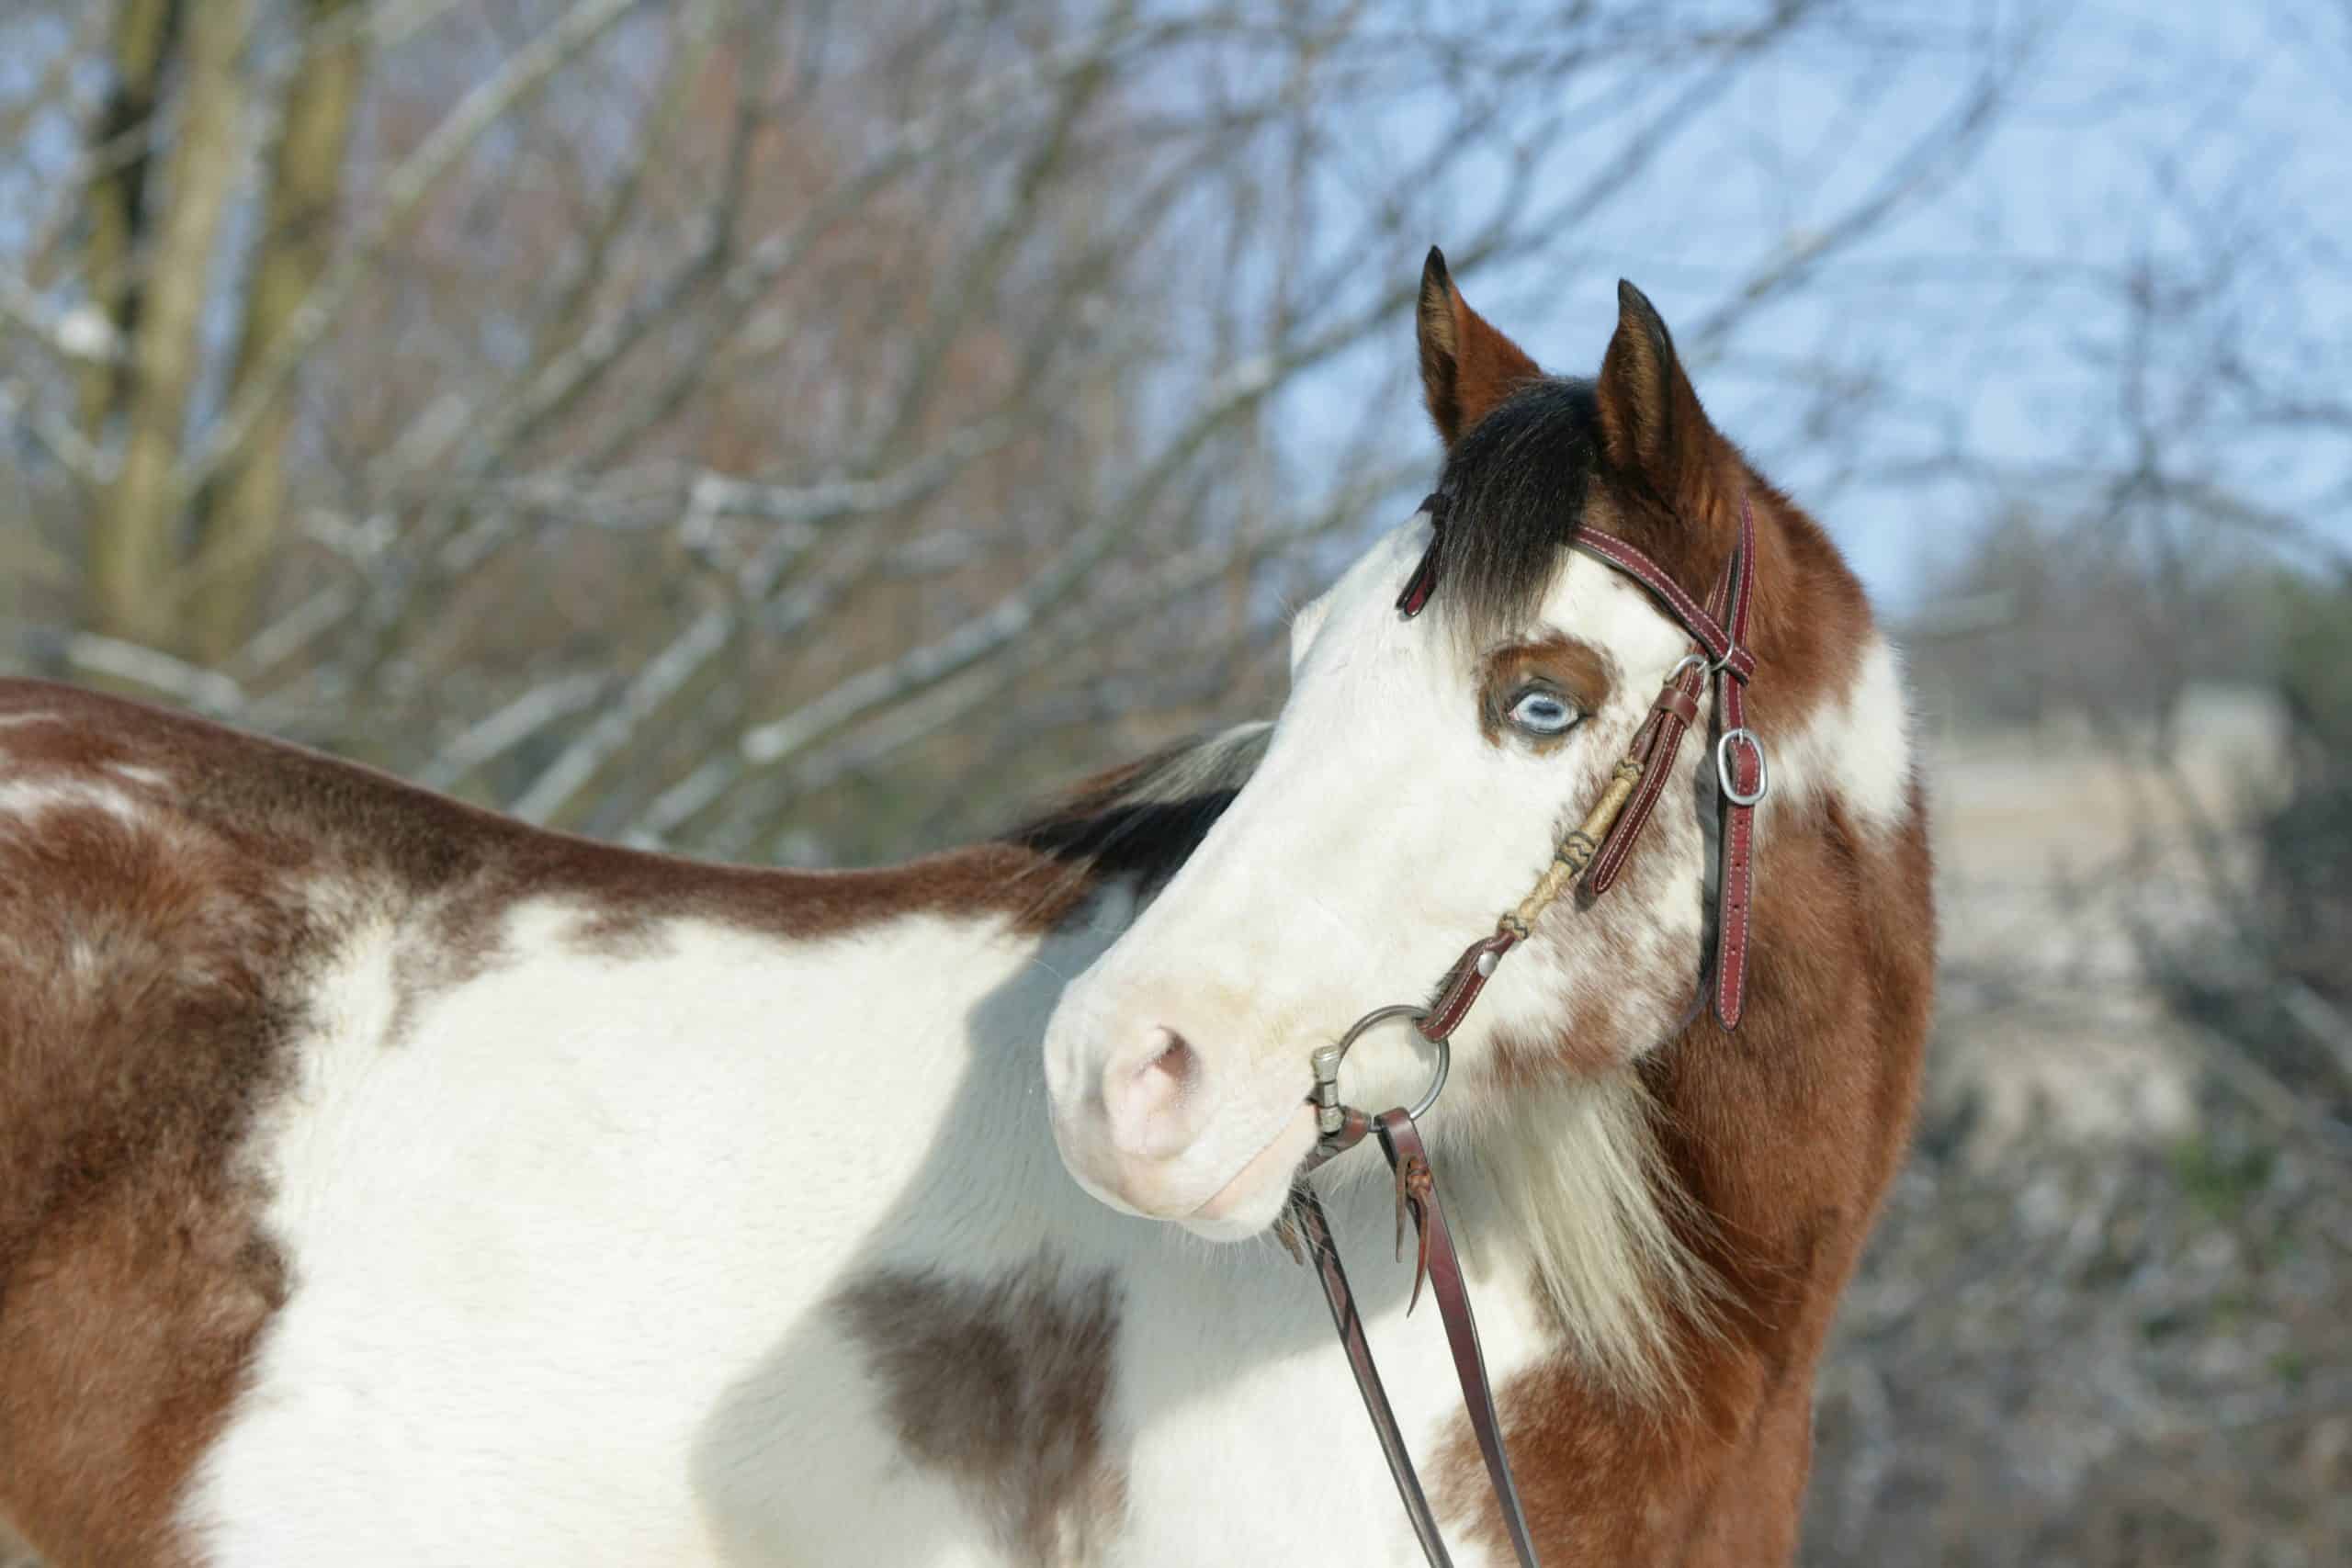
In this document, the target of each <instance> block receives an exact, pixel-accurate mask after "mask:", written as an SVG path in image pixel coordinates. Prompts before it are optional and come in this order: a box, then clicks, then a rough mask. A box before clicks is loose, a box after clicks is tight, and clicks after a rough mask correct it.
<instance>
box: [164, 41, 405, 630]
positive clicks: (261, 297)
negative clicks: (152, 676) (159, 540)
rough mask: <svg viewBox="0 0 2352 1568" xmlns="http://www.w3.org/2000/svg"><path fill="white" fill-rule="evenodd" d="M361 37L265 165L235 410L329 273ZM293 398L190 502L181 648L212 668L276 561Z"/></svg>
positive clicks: (323, 60)
mask: <svg viewBox="0 0 2352 1568" xmlns="http://www.w3.org/2000/svg"><path fill="white" fill-rule="evenodd" d="M357 4H358V0H302V4H301V13H302V23H303V29H304V33H305V36H306V37H309V38H313V39H315V38H316V37H318V36H319V29H320V28H322V27H324V26H326V25H328V24H330V23H333V22H334V21H336V20H337V19H338V18H339V17H344V16H345V13H348V12H350V11H352V10H354V9H356V6H357ZM364 38H365V33H364V30H363V29H362V28H356V27H354V28H345V29H344V36H343V38H342V39H340V40H338V41H337V42H336V43H335V44H334V46H333V47H331V48H324V49H321V50H318V51H316V52H314V53H313V54H312V55H311V59H310V60H309V62H307V63H306V64H305V65H304V67H303V69H302V71H301V72H300V73H299V74H298V75H297V76H296V77H295V79H294V84H293V86H292V87H291V88H290V89H289V90H288V94H287V98H286V107H285V130H284V135H283V136H282V137H281V138H280V140H279V141H278V144H277V156H276V159H275V160H274V162H273V163H272V164H271V166H270V170H269V185H268V197H267V198H266V211H265V212H264V214H263V226H262V237H261V242H260V244H259V247H258V250H257V252H256V254H255V258H254V271H253V280H252V286H251V288H249V289H248V290H247V293H246V303H245V321H244V331H243V335H242V337H240V339H239V340H238V344H237V358H236V366H235V368H234V370H233V371H232V377H231V380H230V383H229V400H230V401H231V402H232V403H233V402H234V401H235V400H236V399H237V397H238V396H239V394H241V393H242V392H243V391H244V390H245V389H246V386H247V384H248V382H249V381H250V380H251V378H253V377H254V375H255V374H256V372H257V371H258V370H259V368H260V367H261V366H262V365H263V364H264V363H265V362H266V358H267V355H268V352H269V349H270V346H271V344H274V343H275V342H276V341H277V335H278V333H281V332H283V331H284V330H285V328H286V324H287V323H288V321H291V320H292V319H293V316H294V313H295V311H296V310H299V309H300V307H301V304H302V301H303V300H304V299H308V298H309V297H310V293H311V288H313V287H314V286H316V284H317V283H318V281H319V278H320V276H322V274H323V273H324V272H325V271H326V266H327V262H328V261H329V259H330V258H331V256H332V255H333V253H334V219H335V212H336V209H337V207H338V205H339V203H340V199H341V196H342V190H343V164H344V152H345V148H346V147H348V146H349V144H350V141H351V126H352V120H353V118H354V117H355V115H356V112H357V109H358V106H359V94H360V89H361V86H362V84H363V82H364V79H365V75H366V68H367V58H366V57H367V51H366V45H365V42H364ZM293 423H294V402H293V400H292V399H291V398H283V397H281V398H276V399H273V400H270V402H269V403H268V405H267V406H266V410H265V412H263V413H262V414H261V416H260V417H259V418H258V419H257V420H256V421H255V422H254V427H253V429H252V430H251V431H250V432H249V433H248V434H247V436H246V438H245V441H244V443H243V446H242V447H241V448H240V449H239V451H238V452H237V454H236V456H235V457H232V459H231V460H230V461H229V462H228V464H227V465H226V466H225V467H224V468H222V469H221V471H220V475H219V477H218V478H217V479H215V480H214V482H213V483H212V484H211V485H209V486H208V487H207V489H206V491H205V492H204V494H203V495H202V496H200V497H199V498H198V502H197V514H196V528H195V541H196V543H195V568H194V570H193V572H192V574H191V579H190V586H191V590H192V597H191V599H190V602H189V613H190V617H191V619H190V627H189V645H190V649H191V651H192V652H193V653H194V655H195V656H196V658H197V659H198V660H199V661H201V662H204V663H208V664H216V665H217V664H220V663H222V662H224V661H225V660H228V659H229V657H230V656H231V655H232V654H233V653H235V652H236V651H237V649H240V648H242V647H243V645H244V643H245V641H246V640H247V639H248V638H249V637H252V636H253V633H254V618H255V615H256V611H257V609H258V607H259V604H260V601H261V598H262V593H263V590H264V589H265V588H266V586H267V583H268V577H269V568H270V564H271V562H272V560H273V559H274V558H275V548H274V547H275V546H276V543H277V534H278V523H279V520H280V518H281V516H282V514H283V513H284V511H285V504H286V446H287V442H288V439H289V437H290V434H291V432H292V427H293Z"/></svg>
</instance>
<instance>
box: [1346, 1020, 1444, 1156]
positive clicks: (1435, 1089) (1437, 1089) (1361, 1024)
mask: <svg viewBox="0 0 2352 1568" xmlns="http://www.w3.org/2000/svg"><path fill="white" fill-rule="evenodd" d="M1429 1015H1430V1010H1429V1009H1427V1008H1424V1007H1414V1006H1411V1005H1410V1004H1408V1003H1399V1004H1397V1006H1394V1007H1385V1008H1374V1009H1373V1010H1371V1011H1370V1012H1368V1013H1366V1014H1364V1015H1363V1017H1362V1018H1360V1019H1358V1020H1356V1021H1355V1022H1353V1023H1351V1024H1350V1025H1349V1026H1348V1032H1346V1033H1345V1034H1342V1035H1340V1038H1339V1039H1338V1040H1337V1041H1336V1042H1335V1043H1331V1044H1329V1045H1321V1046H1317V1048H1316V1050H1315V1052H1314V1055H1313V1060H1314V1064H1315V1130H1316V1133H1317V1135H1318V1136H1321V1137H1325V1138H1329V1137H1332V1136H1334V1135H1335V1134H1338V1132H1339V1131H1340V1125H1341V1123H1342V1122H1343V1120H1344V1117H1345V1112H1344V1111H1343V1110H1342V1109H1341V1107H1340V1063H1341V1062H1342V1061H1344V1060H1346V1059H1347V1055H1348V1047H1350V1046H1351V1045H1353V1044H1354V1043H1356V1041H1357V1039H1358V1038H1359V1037H1361V1036H1362V1035H1363V1033H1364V1032H1365V1031H1367V1030H1369V1029H1371V1028H1373V1027H1374V1025H1375V1024H1382V1023H1386V1022H1387V1021H1389V1020H1390V1019H1394V1018H1409V1019H1411V1020H1412V1021H1414V1022H1415V1023H1416V1024H1418V1023H1419V1022H1420V1021H1422V1020H1423V1019H1425V1018H1427V1017H1429ZM1413 1033H1414V1034H1415V1035H1416V1036H1417V1037H1418V1038H1419V1040H1420V1042H1421V1043H1422V1044H1424V1045H1434V1046H1436V1047H1437V1071H1436V1072H1435V1073H1434V1074H1433V1075H1431V1077H1430V1087H1429V1088H1428V1089H1424V1090H1422V1091H1421V1098H1420V1099H1419V1100H1417V1101H1415V1102H1414V1104H1413V1108H1412V1110H1411V1111H1408V1112H1407V1114H1408V1115H1409V1116H1411V1117H1412V1118H1413V1120H1415V1121H1416V1122H1418V1121H1419V1120H1420V1119H1421V1118H1422V1117H1424V1116H1426V1115H1428V1114H1429V1112H1430V1107H1431V1106H1433V1105H1435V1104H1436V1103H1437V1097H1438V1096H1439V1095H1441V1094H1442V1093H1444V1092H1445V1075H1446V1074H1447V1073H1449V1072H1451V1071H1452V1070H1453V1043H1452V1042H1451V1041H1447V1040H1431V1039H1430V1037H1429V1036H1428V1035H1426V1034H1423V1033H1421V1032H1420V1031H1419V1029H1415V1030H1414V1031H1413Z"/></svg>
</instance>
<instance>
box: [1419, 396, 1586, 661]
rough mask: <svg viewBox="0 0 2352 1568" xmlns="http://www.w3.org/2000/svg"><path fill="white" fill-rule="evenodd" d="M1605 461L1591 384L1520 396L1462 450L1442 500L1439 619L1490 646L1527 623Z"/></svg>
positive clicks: (1452, 462)
mask: <svg viewBox="0 0 2352 1568" xmlns="http://www.w3.org/2000/svg"><path fill="white" fill-rule="evenodd" d="M1599 461H1600V403H1599V401H1598V400H1597V399H1596V398H1595V396H1594V393H1593V384H1592V383H1591V382H1590V381H1587V380H1582V379H1573V378H1549V377H1547V378H1544V379H1543V380H1540V381H1534V382H1531V383H1530V384H1528V385H1527V386H1526V387H1523V388H1521V389H1520V390H1518V391H1516V392H1514V393H1512V394H1511V395H1510V397H1509V398H1507V399H1505V400H1503V401H1502V402H1501V403H1499V404H1498V405H1497V406H1496V407H1495V409H1494V410H1493V412H1490V413H1488V414H1487V417H1486V418H1484V419H1482V420H1480V421H1479V422H1478V423H1477V424H1476V425H1475V426H1473V427H1472V428H1471V429H1470V430H1469V431H1468V432H1467V433H1466V434H1464V436H1463V437H1462V439H1461V440H1460V441H1459V442H1457V443H1455V445H1454V448H1453V453H1452V454H1451V455H1450V456H1449V457H1447V458H1446V462H1445V475H1444V478H1443V479H1442V481H1441V483H1440V486H1439V488H1440V490H1441V491H1442V492H1443V493H1444V494H1445V496H1446V497H1447V499H1448V501H1449V502H1450V504H1449V507H1448V510H1447V513H1446V518H1445V525H1444V526H1443V527H1442V529H1440V530H1439V538H1438V545H1437V570H1438V576H1437V588H1436V591H1435V592H1434V594H1433V598H1434V600H1435V602H1436V604H1437V606H1438V612H1439V614H1440V615H1442V617H1443V618H1444V619H1445V620H1446V622H1447V623H1448V624H1449V625H1451V626H1453V627H1454V628H1455V629H1456V630H1457V631H1458V632H1459V633H1460V634H1461V635H1462V636H1463V637H1464V638H1466V639H1468V640H1470V641H1472V642H1474V643H1476V642H1485V641H1487V640H1488V639H1490V638H1492V637H1495V636H1497V635H1499V634H1501V633H1503V632H1506V631H1508V630H1510V629H1512V628H1515V627H1517V626H1521V625H1523V624H1524V623H1525V621H1526V620H1527V618H1528V617H1529V616H1530V615H1532V614H1533V612H1534V609H1535V605H1536V604H1537V602H1538V601H1539V600H1540V599H1541V597H1542V595H1543V593H1544V589H1545V588H1546V587H1548V586H1549V585H1550V583H1551V581H1552V574H1553V573H1554V572H1555V570H1558V568H1559V564H1560V551H1561V550H1562V549H1563V548H1564V547H1566V545H1567V543H1568V541H1569V539H1570V538H1571V537H1573V536H1574V535H1575V533H1576V529H1577V523H1578V522H1579V520H1581V519H1582V517H1583V516H1584V507H1585V497H1586V494H1587V492H1588V491H1589V489H1590V487H1591V484H1592V478H1593V470H1594V468H1595V466H1596V465H1597V464H1598V463H1599Z"/></svg>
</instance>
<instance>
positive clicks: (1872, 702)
mask: <svg viewBox="0 0 2352 1568" xmlns="http://www.w3.org/2000/svg"><path fill="white" fill-rule="evenodd" d="M1758 680H1759V681H1769V680H1770V671H1766V672H1763V673H1762V674H1759V675H1758ZM1769 739H1770V753H1769V755H1770V765H1771V769H1772V792H1771V794H1770V795H1766V796H1765V797H1764V805H1763V807H1760V808H1759V809H1760V810H1761V811H1762V813H1763V814H1764V816H1765V817H1766V818H1767V819H1768V820H1769V819H1770V818H1772V817H1775V816H1778V815H1780V814H1781V813H1783V812H1789V811H1806V810H1815V809H1818V808H1819V807H1821V805H1822V804H1823V803H1824V802H1826V800H1827V799H1828V798H1829V797H1830V796H1831V795H1835V796H1837V798H1838V800H1839V801H1840V802H1841V803H1843V805H1844V806H1845V807H1846V809H1847V811H1848V812H1849V814H1850V815H1851V816H1852V817H1853V818H1854V819H1855V823H1856V826H1858V827H1859V828H1860V829H1864V830H1865V831H1876V832H1881V833H1883V832H1890V831H1892V830H1893V829H1894V828H1895V827H1897V826H1898V825H1899V824H1900V823H1901V822H1902V820H1903V818H1904V816H1905V813H1906V812H1907V811H1908V809H1909V807H1910V790H1911V716H1910V707H1909V704H1908V702H1907V700H1906V698H1905V692H1904V686H1903V661H1902V657H1901V655H1900V654H1898V653H1897V652H1896V651H1895V648H1894V644H1893V643H1891V642H1889V641H1887V640H1886V638H1885V637H1881V636H1877V635H1875V634H1873V635H1872V636H1871V639H1870V641H1869V643H1868V644H1866V645H1865V646H1864V648H1863V650H1862V657H1861V659H1860V661H1859V663H1858V664H1857V665H1856V666H1855V671H1854V678H1853V681H1852V682H1851V684H1849V686H1848V687H1847V689H1846V690H1845V691H1844V692H1843V693H1841V694H1838V696H1836V697H1834V698H1833V699H1831V700H1830V701H1827V702H1825V703H1823V704H1821V705H1819V706H1818V707H1816V708H1815V710H1814V711H1813V712H1812V713H1811V714H1809V715H1807V716H1805V717H1804V722H1802V723H1801V724H1799V725H1796V726H1794V727H1792V730H1791V731H1775V732H1774V733H1773V734H1772V735H1771V736H1770V737H1769Z"/></svg>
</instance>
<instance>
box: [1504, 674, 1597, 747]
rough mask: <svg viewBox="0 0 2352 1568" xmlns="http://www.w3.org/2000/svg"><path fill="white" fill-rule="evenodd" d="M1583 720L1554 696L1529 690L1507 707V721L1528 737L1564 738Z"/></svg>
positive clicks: (1571, 706)
mask: <svg viewBox="0 0 2352 1568" xmlns="http://www.w3.org/2000/svg"><path fill="white" fill-rule="evenodd" d="M1582 716H1583V715H1581V714H1579V713H1577V710H1576V705H1574V704H1573V703H1570V702H1569V701H1568V700H1567V699H1566V698H1565V697H1563V696H1561V695H1560V694H1558V693H1557V692H1550V691H1546V690H1544V688H1543V687H1541V686H1536V687H1532V688H1530V689H1529V690H1527V691H1524V692H1521V693H1520V694H1519V696H1518V698H1517V699H1516V700H1514V701H1513V702H1512V704H1511V705H1510V721H1511V722H1512V723H1513V724H1515V725H1517V726H1519V728H1521V729H1523V730H1525V731H1527V733H1529V734H1530V735H1565V734H1566V733H1567V731H1568V729H1569V728H1571V727H1573V726H1574V725H1575V723H1576V721H1577V719H1579V718H1581V717H1582Z"/></svg>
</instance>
